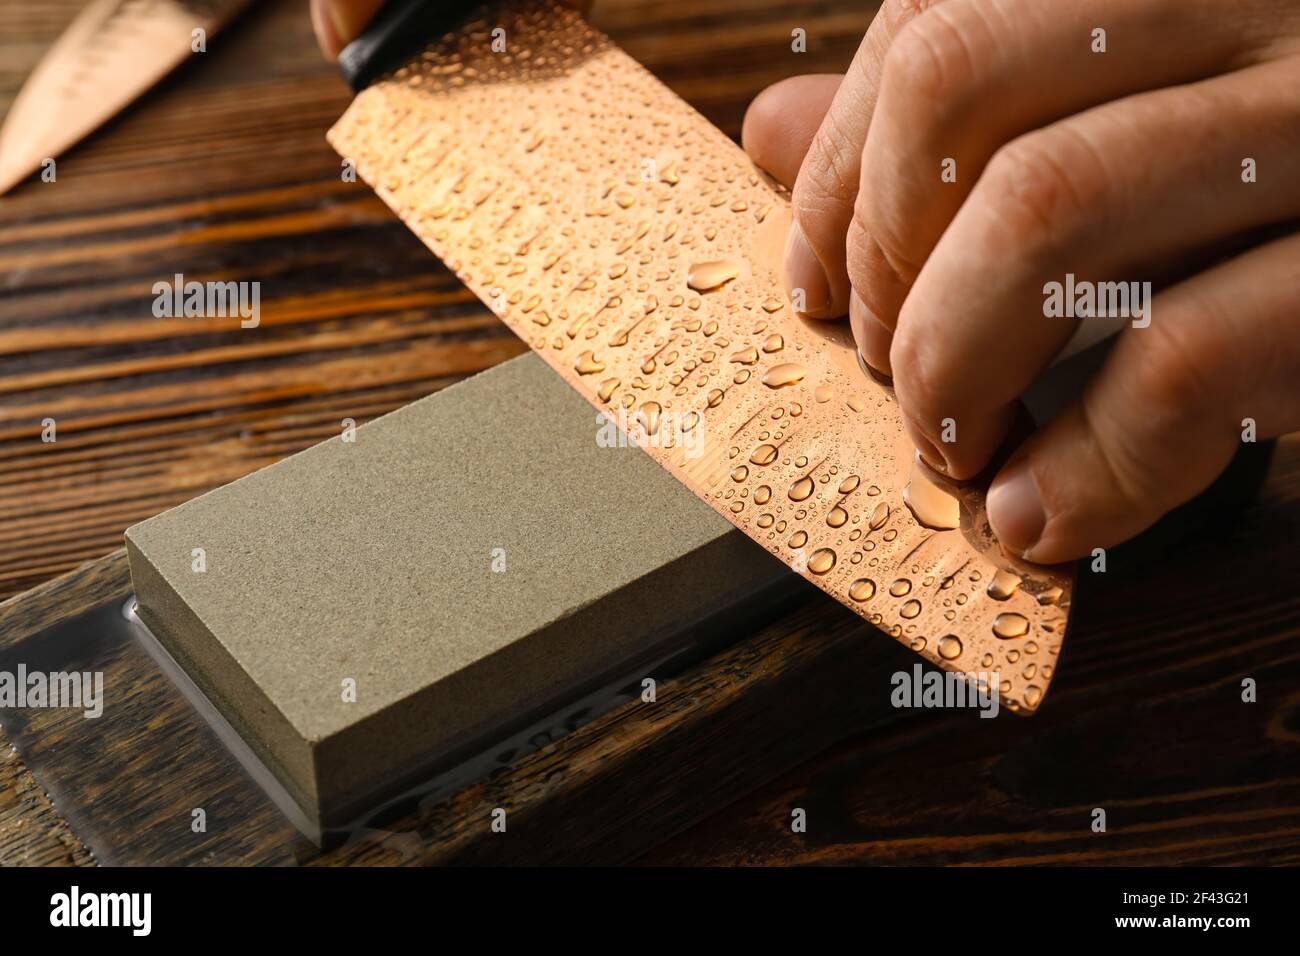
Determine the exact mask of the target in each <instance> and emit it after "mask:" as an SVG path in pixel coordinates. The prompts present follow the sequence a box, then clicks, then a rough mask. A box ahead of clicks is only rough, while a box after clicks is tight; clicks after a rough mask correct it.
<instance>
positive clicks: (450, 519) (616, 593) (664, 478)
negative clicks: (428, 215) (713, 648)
mask: <svg viewBox="0 0 1300 956" xmlns="http://www.w3.org/2000/svg"><path fill="white" fill-rule="evenodd" d="M598 427H599V426H598V422H597V413H596V412H595V410H594V409H592V407H591V406H590V405H589V404H588V403H587V402H586V401H585V400H584V399H583V398H581V397H580V396H579V395H577V394H576V393H575V392H574V391H573V390H572V389H571V388H569V386H568V385H566V384H565V383H564V382H563V381H562V380H561V379H560V378H558V377H557V376H556V375H555V374H554V373H553V372H551V371H550V370H549V369H548V368H547V367H546V365H545V364H544V363H543V362H542V361H541V360H540V359H538V358H536V357H535V356H531V355H528V356H522V357H520V358H518V359H515V360H513V361H510V362H507V363H505V364H504V365H501V366H498V367H497V368H494V369H492V370H490V371H487V372H484V373H482V374H481V375H478V376H476V377H475V378H473V379H470V380H469V381H467V382H464V383H461V384H459V385H456V386H453V387H451V388H448V389H446V390H444V391H442V392H439V393H437V394H436V395H433V396H430V397H429V398H426V399H423V400H421V401H418V402H415V403H413V404H411V405H409V406H407V407H405V408H403V409H400V410H399V411H396V412H393V413H392V414H390V415H387V416H385V417H383V418H380V419H378V420H376V421H374V422H372V423H370V424H368V425H365V426H363V427H361V428H359V429H357V430H356V431H355V436H354V437H355V440H354V441H351V442H348V441H344V440H343V439H342V437H340V438H335V439H332V440H330V441H327V442H324V443H322V444H320V445H317V446H315V447H313V448H310V449H308V450H306V451H304V452H302V453H300V454H297V455H294V456H293V457H291V458H288V459H286V460H284V461H282V462H279V463H277V464H275V465H272V466H270V467H268V468H265V469H262V470H261V471H258V472H256V473H254V474H252V475H249V476H247V477H245V478H243V479H240V480H239V481H236V482H234V483H233V484H230V485H227V486H225V487H223V488H220V489H217V490H216V491H213V492H211V493H209V494H206V495H203V496H202V497H200V498H197V499H195V500H193V501H190V502H188V503H186V504H184V505H181V506H180V507H178V508H174V509H172V510H171V511H168V512H166V513H164V514H162V515H159V516H157V517H155V518H152V519H150V520H148V521H145V522H142V523H140V524H138V525H135V526H134V527H132V528H130V529H128V531H127V534H126V538H127V547H128V553H129V557H130V564H131V575H132V581H133V584H134V587H135V589H136V594H137V596H138V598H139V602H140V616H141V618H142V619H143V620H144V621H145V623H146V624H147V625H148V626H149V627H150V629H151V630H153V632H154V633H155V634H156V635H157V636H158V638H159V639H160V640H161V641H162V642H163V644H164V645H165V646H166V647H167V649H168V650H169V651H170V652H171V653H172V655H173V656H174V657H176V659H177V660H178V661H179V662H180V663H181V665H182V666H183V667H184V668H185V669H186V671H187V672H188V673H189V674H190V676H191V677H192V678H193V679H194V680H195V683H196V684H198V685H199V687H200V688H202V689H203V691H204V692H205V693H206V694H208V695H209V696H210V697H211V698H212V700H213V702H214V703H215V704H216V705H217V706H218V708H219V709H220V710H221V711H222V713H223V714H225V715H226V717H227V719H228V720H230V722H231V724H232V725H233V726H234V727H235V728H236V729H237V730H238V731H239V732H240V733H241V735H243V736H244V737H245V739H247V740H248V742H249V743H250V745H251V746H252V747H253V749H254V750H255V751H256V752H257V753H258V754H259V756H260V757H262V759H264V760H265V761H266V762H267V763H268V765H269V766H270V767H271V768H272V769H273V771H274V772H275V773H276V775H277V776H278V777H279V778H280V779H281V780H282V781H283V782H284V784H285V786H286V788H287V789H288V790H289V791H290V793H291V794H292V795H293V796H294V798H295V799H296V800H297V801H298V802H299V803H300V804H301V805H302V807H303V809H304V810H305V811H306V812H307V813H308V815H309V817H311V818H312V819H313V820H314V821H316V822H322V821H324V822H326V823H328V822H329V821H331V820H333V819H335V818H337V817H338V816H339V815H340V814H343V813H345V812H352V811H354V810H355V809H356V808H357V807H358V806H361V805H363V804H364V803H365V800H366V799H367V797H368V796H369V795H371V794H373V793H374V792H377V791H379V790H380V789H382V788H383V786H384V785H385V784H386V783H391V782H393V781H395V780H396V779H397V778H399V777H401V776H402V775H403V774H404V773H406V772H407V771H408V770H409V768H411V767H414V766H416V765H418V764H420V763H421V762H422V761H424V760H426V759H427V758H429V757H430V756H431V755H435V754H437V753H440V752H444V751H447V750H448V749H449V748H454V747H456V746H459V745H460V744H462V743H464V742H465V741H467V740H470V739H474V738H476V737H477V736H478V735H481V734H482V733H483V732H484V731H485V730H488V729H490V728H491V727H493V726H496V725H498V724H501V723H502V722H506V721H509V720H510V719H511V718H512V717H514V716H516V715H519V714H521V713H524V712H526V711H529V710H530V709H534V708H537V707H541V706H545V705H546V704H547V703H548V702H549V701H551V700H553V699H554V698H555V697H556V695H557V694H562V693H563V692H564V691H565V689H566V688H569V687H572V686H574V685H577V684H579V683H581V682H582V681H584V680H585V679H587V678H589V677H591V676H592V675H595V674H597V673H599V672H601V671H604V670H607V669H609V668H612V667H616V666H618V664H619V663H620V662H623V661H627V660H630V659H633V658H635V657H636V656H637V654H638V653H641V652H643V651H644V650H646V649H647V648H650V647H651V646H652V645H654V644H655V643H656V642H659V641H662V640H664V639H665V638H666V637H669V636H671V635H673V634H674V633H680V632H681V631H682V630H683V629H685V628H688V627H689V626H690V624H691V623H692V622H696V621H699V620H701V619H703V618H706V617H708V616H710V614H711V613H712V612H714V611H716V610H717V609H718V608H719V607H722V606H726V605H727V604H728V603H738V602H743V601H744V599H745V598H746V596H748V595H752V594H754V593H756V592H758V591H760V590H762V589H764V588H766V587H768V586H769V585H771V584H773V583H775V582H777V581H780V580H784V579H786V578H788V575H789V572H788V571H787V569H786V568H785V566H784V565H782V564H781V563H780V562H779V561H777V560H776V559H775V558H773V557H772V556H770V555H769V554H767V553H766V552H764V551H763V550H762V549H761V548H760V547H758V546H757V545H755V544H754V543H753V542H751V541H749V540H748V539H747V538H745V536H744V535H743V534H741V533H740V532H738V531H736V530H735V529H734V528H733V527H732V526H731V525H729V524H728V523H727V522H726V521H724V520H723V519H722V518H720V517H719V516H718V515H717V514H716V513H714V512H713V511H712V510H711V509H710V508H709V507H707V506H706V505H704V504H703V503H702V502H700V501H699V500H698V499H697V498H696V497H695V496H694V495H693V494H691V492H690V491H689V490H687V489H685V488H683V487H682V486H681V485H680V484H678V483H677V482H676V481H675V480H674V479H673V478H672V477H671V476H670V475H668V474H667V473H666V472H665V471H664V470H663V469H662V468H660V467H659V466H658V465H657V464H655V463H654V462H653V461H652V460H651V459H650V458H649V457H648V456H647V455H645V453H644V452H643V451H641V450H640V449H638V448H636V447H634V446H633V447H622V448H619V447H614V448H610V447H601V446H600V444H598V441H597V434H598ZM606 434H608V432H606ZM199 549H201V551H200V550H199ZM200 559H201V566H202V568H203V570H201V571H199V570H196V567H199V566H200V565H199V562H200Z"/></svg>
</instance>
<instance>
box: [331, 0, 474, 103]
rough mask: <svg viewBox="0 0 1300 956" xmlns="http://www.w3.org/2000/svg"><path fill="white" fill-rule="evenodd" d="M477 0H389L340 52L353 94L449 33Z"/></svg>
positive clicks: (342, 66)
mask: <svg viewBox="0 0 1300 956" xmlns="http://www.w3.org/2000/svg"><path fill="white" fill-rule="evenodd" d="M478 5H479V0H388V2H387V3H385V4H384V6H383V8H382V9H380V11H379V12H378V13H377V14H375V18H374V19H373V20H371V21H370V24H369V26H367V27H366V29H365V30H364V31H363V32H362V34H361V35H360V36H359V37H357V38H356V39H355V40H353V41H352V42H351V43H349V44H348V45H347V46H345V47H344V48H343V50H342V51H341V52H340V53H339V70H340V71H341V72H342V73H343V78H344V79H345V80H347V81H348V85H349V86H351V87H352V89H353V91H355V92H358V93H359V92H360V91H361V90H363V89H365V88H366V87H367V86H369V85H370V84H371V83H373V82H374V81H375V80H376V79H377V78H378V77H380V76H382V75H383V74H384V73H387V72H388V71H389V70H391V69H393V68H394V67H397V66H400V65H401V64H402V62H403V61H405V60H407V59H409V58H410V57H411V56H413V55H414V54H415V53H417V52H418V51H419V50H420V49H422V48H423V47H424V46H425V44H427V43H428V42H429V41H430V40H432V39H433V38H434V37H437V36H440V35H441V34H443V33H446V32H447V31H448V30H451V29H452V28H453V27H455V25H456V24H457V23H458V22H459V21H460V20H461V19H462V18H463V17H464V15H465V14H466V13H468V12H469V11H470V10H472V9H474V7H476V6H478Z"/></svg>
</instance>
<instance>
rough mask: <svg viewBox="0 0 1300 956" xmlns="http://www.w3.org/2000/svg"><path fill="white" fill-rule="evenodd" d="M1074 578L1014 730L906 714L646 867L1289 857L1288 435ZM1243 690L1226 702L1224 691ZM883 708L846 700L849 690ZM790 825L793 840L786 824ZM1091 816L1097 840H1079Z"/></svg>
mask: <svg viewBox="0 0 1300 956" xmlns="http://www.w3.org/2000/svg"><path fill="white" fill-rule="evenodd" d="M1218 517H1219V519H1220V520H1219V521H1218V522H1213V523H1211V524H1210V525H1208V526H1207V527H1205V528H1203V529H1202V530H1200V531H1199V533H1196V534H1194V535H1193V536H1192V537H1191V538H1190V539H1184V540H1182V541H1180V542H1179V543H1178V546H1177V548H1170V547H1169V546H1168V544H1167V542H1160V541H1141V540H1140V541H1138V542H1136V543H1135V544H1133V545H1131V546H1128V547H1127V548H1125V549H1121V550H1118V551H1113V552H1112V553H1111V561H1110V564H1109V568H1108V571H1107V573H1106V574H1105V576H1104V577H1102V576H1093V577H1092V578H1091V579H1090V578H1089V576H1088V575H1086V574H1085V575H1084V576H1083V577H1082V579H1081V582H1080V590H1079V592H1078V593H1077V594H1076V598H1075V602H1074V616H1073V618H1072V623H1071V629H1070V634H1069V637H1068V639H1067V641H1066V642H1065V648H1064V651H1063V653H1062V657H1061V660H1060V662H1059V672H1058V674H1057V677H1056V679H1055V681H1054V682H1053V688H1052V693H1051V695H1050V696H1049V698H1048V700H1047V702H1046V704H1045V705H1044V707H1043V708H1042V709H1041V710H1040V711H1039V712H1038V713H1037V714H1036V715H1035V716H1034V717H1032V718H1029V719H1025V720H994V721H974V722H972V721H970V720H969V719H968V718H967V717H966V716H965V715H960V714H958V715H954V714H951V713H943V712H924V713H922V714H920V715H918V717H919V719H916V720H913V721H911V722H909V723H908V724H906V725H905V726H903V727H899V728H891V730H890V732H889V733H887V734H884V735H878V734H875V733H871V734H867V735H858V736H854V737H851V738H850V739H847V740H845V741H843V742H842V743H840V744H839V745H838V746H836V747H834V748H833V749H831V750H829V751H827V752H826V753H824V754H822V755H820V756H818V757H816V758H814V759H813V760H812V761H809V762H808V763H806V764H805V765H803V766H801V767H799V768H798V769H797V770H795V771H793V772H792V773H790V774H788V775H787V776H785V777H784V778H783V779H782V780H780V781H777V782H775V783H774V784H773V785H772V786H770V787H767V788H764V789H763V790H760V791H758V792H756V793H754V794H753V795H751V796H748V797H746V798H744V799H741V800H739V801H738V802H736V803H734V804H733V805H731V806H728V807H726V808H725V809H722V810H720V811H719V812H718V813H717V814H715V815H714V816H713V817H711V818H710V819H709V820H706V821H704V822H703V823H701V824H700V825H699V826H697V827H695V828H693V829H691V830H690V831H688V832H686V833H684V834H682V835H681V836H679V837H678V838H676V839H675V840H673V841H671V842H670V843H668V844H667V845H665V846H663V847H661V848H660V849H659V850H657V851H655V852H653V853H652V854H650V855H649V857H648V858H647V859H648V861H649V862H653V863H660V864H674V863H692V864H700V863H708V864H736V863H748V864H795V863H871V864H887V865H900V864H927V865H935V864H953V863H959V864H967V865H989V864H1018V863H1033V864H1116V865H1132V864H1147V865H1185V864H1198V865H1223V864H1232V865H1242V864H1253V865H1267V864H1280V863H1294V862H1295V860H1296V859H1298V858H1300V562H1297V561H1296V559H1295V539H1296V536H1297V534H1300V438H1297V437H1295V436H1293V437H1292V438H1290V439H1288V440H1286V441H1284V442H1282V443H1281V444H1280V447H1279V448H1278V451H1277V453H1276V455H1275V457H1274V461H1273V465H1272V470H1271V471H1270V474H1269V479H1268V481H1267V483H1266V484H1265V486H1264V489H1263V492H1262V494H1261V495H1260V498H1259V500H1258V501H1257V502H1256V503H1255V504H1254V505H1253V506H1252V507H1250V508H1249V509H1247V510H1245V511H1244V512H1240V513H1238V512H1234V511H1230V510H1227V509H1225V510H1224V512H1223V513H1222V514H1220V515H1219V516H1218ZM1245 678H1252V679H1254V680H1255V681H1256V682H1257V685H1258V695H1259V700H1258V703H1253V704H1252V703H1243V701H1242V699H1241V693H1242V688H1241V682H1242V680H1243V679H1245ZM869 692H874V693H883V690H882V689H881V688H875V689H874V691H873V689H871V688H866V687H864V688H863V693H869ZM795 806H799V807H804V808H806V809H807V811H808V832H807V833H806V834H794V833H791V832H790V828H789V825H788V821H789V814H790V808H791V807H795ZM1098 807H1100V808H1102V809H1105V810H1106V813H1107V832H1106V833H1104V834H1102V833H1094V832H1092V830H1091V828H1090V824H1091V822H1092V815H1091V814H1092V811H1093V809H1094V808H1098Z"/></svg>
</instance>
